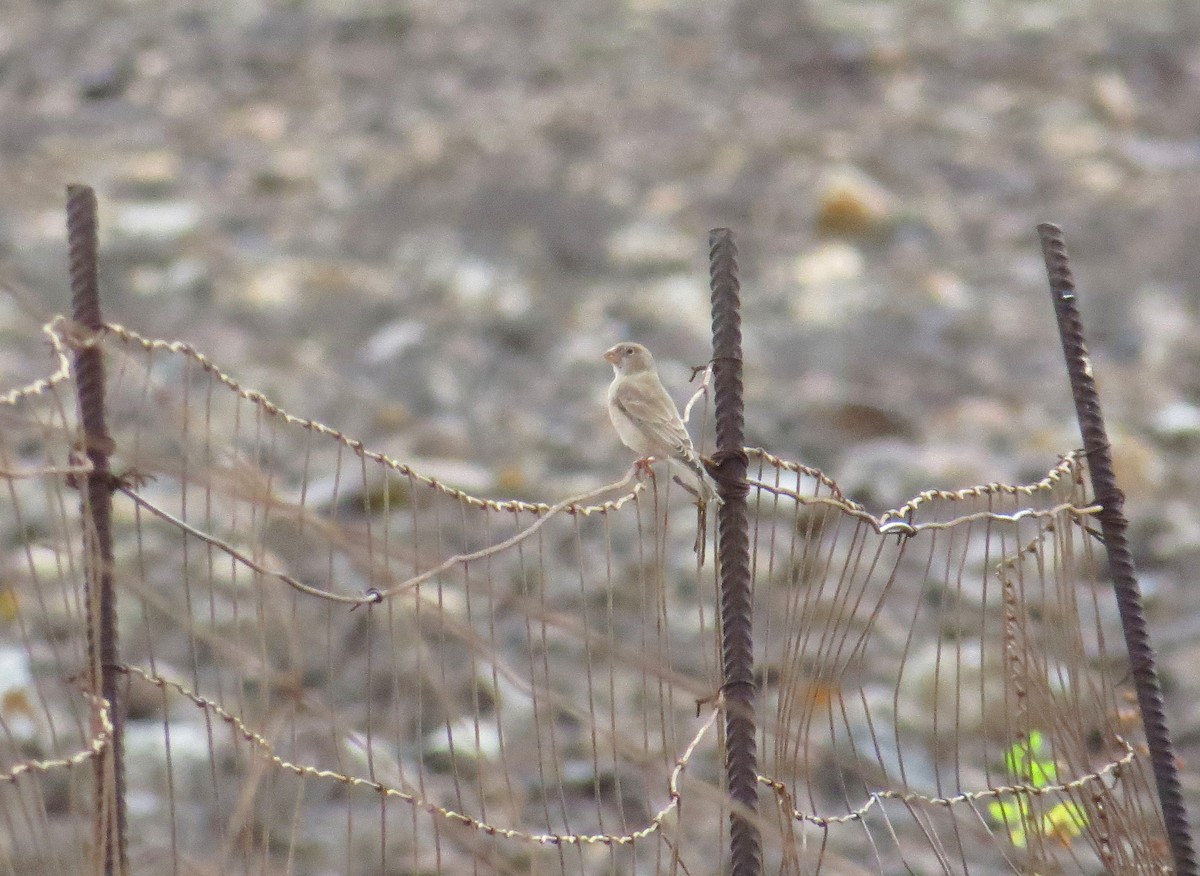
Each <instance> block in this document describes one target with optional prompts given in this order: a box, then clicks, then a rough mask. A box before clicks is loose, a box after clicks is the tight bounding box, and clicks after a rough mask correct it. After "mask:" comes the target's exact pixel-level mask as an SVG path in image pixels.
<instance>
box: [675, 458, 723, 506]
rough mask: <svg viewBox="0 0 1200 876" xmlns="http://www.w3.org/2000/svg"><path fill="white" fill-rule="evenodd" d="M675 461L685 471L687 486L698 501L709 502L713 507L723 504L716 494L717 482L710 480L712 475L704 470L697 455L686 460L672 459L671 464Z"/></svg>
mask: <svg viewBox="0 0 1200 876" xmlns="http://www.w3.org/2000/svg"><path fill="white" fill-rule="evenodd" d="M676 461H677V462H678V463H679V467H680V468H683V469H686V470H687V473H688V475H689V477H688V481H689V484H688V486H690V487H691V489H692V490H693V491H694V492H695V493H696V495H697V496H698V497H699V498H700V501H702V502H705V503H709V502H711V503H713V504H714V505H721V504H723V500H722V499H721V497H720V495H719V494H718V493H717V482H716V481H714V480H713V479H712V475H710V474H709V473H708V470H707V469H705V467H704V463H703V461H701V459H700V457H699V456H698V455H695V454H692V455H691V456H688V457H686V458H682V459H672V462H676Z"/></svg>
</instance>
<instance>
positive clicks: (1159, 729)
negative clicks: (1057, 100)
mask: <svg viewBox="0 0 1200 876" xmlns="http://www.w3.org/2000/svg"><path fill="white" fill-rule="evenodd" d="M1038 236H1039V237H1040V238H1041V242H1042V256H1043V258H1044V259H1045V262H1046V273H1047V275H1048V276H1049V279H1050V295H1051V297H1052V298H1053V299H1054V313H1055V316H1056V317H1057V318H1058V334H1059V337H1060V339H1061V340H1062V347H1063V355H1064V356H1065V357H1066V360H1067V373H1068V374H1069V375H1070V379H1071V394H1072V395H1073V396H1074V397H1075V413H1076V416H1077V417H1078V419H1079V431H1080V434H1081V435H1082V436H1083V450H1084V453H1085V454H1086V456H1087V463H1088V471H1089V472H1090V474H1091V479H1092V492H1093V493H1094V494H1095V497H1096V501H1097V502H1098V503H1099V504H1100V508H1101V510H1100V514H1099V518H1100V530H1101V532H1102V533H1103V534H1104V547H1105V551H1106V552H1107V554H1108V567H1109V573H1110V574H1111V575H1112V581H1113V590H1114V591H1115V593H1116V597H1117V608H1118V610H1119V611H1120V615H1121V626H1122V628H1123V629H1124V631H1125V648H1126V650H1127V651H1128V652H1129V669H1130V674H1131V676H1132V678H1133V683H1134V687H1135V688H1136V690H1137V699H1138V706H1139V707H1140V709H1141V712H1142V725H1143V727H1144V728H1145V732H1146V744H1147V747H1148V748H1149V749H1150V763H1151V765H1152V766H1153V769H1154V779H1155V782H1156V784H1157V786H1158V799H1159V804H1160V805H1161V807H1162V814H1163V821H1164V823H1165V825H1166V829H1167V837H1168V839H1169V841H1170V844H1171V853H1172V855H1173V856H1174V859H1175V872H1176V873H1178V874H1180V876H1197V872H1198V870H1197V863H1196V852H1195V850H1194V848H1193V846H1192V836H1191V831H1190V829H1189V827H1188V820H1187V811H1186V809H1185V807H1184V804H1183V791H1182V789H1181V787H1180V783H1179V769H1178V766H1177V763H1176V759H1175V750H1174V747H1173V746H1172V744H1171V734H1170V732H1169V731H1168V729H1167V720H1166V715H1165V713H1164V709H1163V694H1162V685H1161V683H1160V682H1159V678H1158V669H1157V668H1156V666H1155V661H1156V658H1155V654H1154V648H1153V647H1152V646H1151V644H1150V632H1149V629H1148V627H1147V623H1146V612H1145V608H1144V607H1143V605H1142V594H1141V589H1140V588H1139V587H1138V581H1137V575H1136V573H1135V571H1134V568H1133V554H1132V552H1131V551H1130V549H1129V538H1128V535H1127V531H1128V529H1129V521H1128V520H1127V519H1126V518H1125V513H1124V511H1123V510H1122V505H1123V504H1124V501H1125V496H1124V494H1123V493H1122V492H1121V491H1120V490H1119V489H1118V488H1117V478H1116V475H1115V473H1114V471H1113V464H1112V451H1111V448H1110V445H1109V441H1108V430H1107V428H1106V427H1105V424H1104V414H1103V412H1102V411H1101V409H1100V394H1099V392H1098V391H1097V390H1096V380H1095V377H1094V376H1093V374H1092V360H1091V357H1090V356H1089V355H1088V351H1087V345H1086V343H1085V341H1084V334H1083V320H1082V319H1081V318H1080V315H1079V307H1078V305H1077V304H1076V300H1075V279H1074V277H1073V276H1072V275H1071V266H1070V262H1069V261H1068V259H1067V245H1066V240H1065V238H1064V237H1063V233H1062V229H1061V228H1059V227H1058V226H1057V225H1052V224H1050V223H1048V222H1044V223H1042V224H1041V225H1039V226H1038Z"/></svg>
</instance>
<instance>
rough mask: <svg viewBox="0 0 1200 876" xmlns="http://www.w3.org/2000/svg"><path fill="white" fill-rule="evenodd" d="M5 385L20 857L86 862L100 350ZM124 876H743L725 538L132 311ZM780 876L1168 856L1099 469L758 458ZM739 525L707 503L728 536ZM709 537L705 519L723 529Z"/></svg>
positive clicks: (5, 672)
mask: <svg viewBox="0 0 1200 876" xmlns="http://www.w3.org/2000/svg"><path fill="white" fill-rule="evenodd" d="M46 333H47V336H48V337H49V338H50V339H51V342H52V345H53V347H54V349H55V351H56V355H57V356H58V363H59V367H58V370H57V371H56V372H55V373H54V375H53V376H51V377H50V378H48V379H47V380H44V381H40V382H39V383H37V384H33V385H31V386H28V387H24V388H22V389H17V390H13V391H11V392H9V393H8V394H7V395H4V396H0V478H2V479H3V484H4V496H3V498H0V551H2V553H0V573H2V576H3V577H2V585H0V667H2V671H0V780H2V781H0V825H3V827H2V828H0V873H9V874H23V873H31V872H38V873H46V874H57V873H61V874H75V873H80V872H86V871H87V869H88V867H89V861H90V860H91V858H90V854H91V848H92V844H93V842H94V840H93V836H94V831H95V830H97V827H96V826H95V825H94V823H93V821H94V817H95V814H94V813H93V811H92V810H93V804H92V800H93V787H92V783H93V781H94V780H95V778H94V776H95V772H94V770H93V769H92V762H93V761H94V760H96V759H104V758H106V757H108V755H109V750H110V744H109V742H110V735H109V734H110V724H109V712H108V704H106V703H105V702H103V701H102V700H100V699H98V698H95V697H91V696H89V695H88V692H87V691H86V684H85V683H84V682H83V681H81V679H82V678H84V677H85V669H86V667H87V637H88V631H87V629H86V618H87V609H86V606H85V604H84V590H83V581H82V577H83V575H82V568H81V567H82V558H81V547H80V544H81V540H82V526H83V524H82V522H81V519H80V514H79V507H78V506H79V500H78V496H77V493H76V492H75V491H74V489H73V488H72V483H74V482H75V478H77V477H78V476H79V475H80V474H81V473H83V472H84V471H86V465H84V464H83V463H81V462H80V459H81V456H80V455H79V454H78V453H75V452H73V444H74V443H75V441H76V435H77V427H76V422H75V419H76V418H75V413H74V403H73V401H72V392H73V386H72V374H71V371H70V367H69V363H68V359H67V357H66V351H67V348H68V347H69V345H70V343H72V341H71V340H70V337H69V335H68V334H67V333H66V331H65V330H64V324H63V323H62V322H61V321H60V322H57V323H53V324H51V325H50V326H48V327H47V329H46ZM102 343H103V347H104V350H105V355H106V361H107V369H108V389H109V398H110V403H109V423H110V424H111V425H110V428H111V431H112V434H113V438H114V442H115V448H116V452H115V456H114V458H113V466H114V470H115V471H117V472H121V473H122V478H121V481H120V486H119V488H118V491H117V493H116V496H115V509H114V513H115V521H114V526H115V532H116V536H115V545H114V547H115V570H114V571H115V578H116V582H117V587H118V598H119V617H118V620H119V628H120V654H121V661H122V662H121V667H120V670H121V673H122V676H123V678H124V680H125V686H124V701H123V704H122V708H123V710H124V716H125V721H124V734H125V752H126V753H125V763H126V773H127V775H126V787H125V799H126V805H127V810H128V819H129V830H128V837H129V858H130V866H131V870H132V872H134V873H272V874H273V873H298V874H323V873H330V872H340V873H453V874H459V873H550V872H569V873H611V872H627V873H634V872H636V873H648V872H664V873H665V872H670V873H686V874H702V873H718V872H723V868H724V867H725V866H726V864H725V862H726V861H727V845H728V836H727V823H728V815H729V805H728V801H727V799H726V797H725V795H724V794H723V791H722V776H723V772H724V771H723V763H724V754H723V751H722V739H721V728H722V722H721V720H720V716H721V708H722V701H721V698H720V696H719V695H718V691H719V688H720V667H719V662H720V656H719V655H720V648H719V641H720V636H719V629H718V625H719V624H718V617H717V613H716V608H715V606H716V604H717V595H716V575H715V572H714V562H715V561H714V557H713V549H712V547H713V546H712V543H711V542H712V538H711V534H710V537H709V539H708V540H709V544H708V548H707V550H706V551H704V552H697V551H696V550H695V547H696V535H697V526H698V520H697V514H696V512H695V509H694V506H693V505H692V504H691V502H690V499H689V497H688V496H687V495H686V493H684V492H683V491H682V490H680V489H678V488H676V487H673V486H672V485H671V483H670V482H669V480H668V479H667V478H666V477H663V476H661V475H660V476H659V477H658V478H657V479H655V478H653V477H647V476H645V475H643V474H641V473H640V472H638V470H636V469H634V470H631V471H630V472H629V473H628V474H626V475H625V477H624V478H622V479H620V480H618V481H616V482H615V483H613V484H609V485H603V486H600V485H598V489H596V490H595V491H592V492H591V493H589V494H587V495H585V496H582V497H571V498H569V499H567V500H564V501H553V502H549V503H547V504H540V503H536V502H524V501H505V502H497V501H493V500H490V499H483V498H478V497H474V496H470V495H467V494H465V493H463V492H460V491H458V490H456V489H455V488H453V487H452V486H450V485H447V484H443V483H440V482H439V481H437V480H435V479H433V478H430V477H428V476H426V475H424V474H422V473H421V472H419V471H415V470H413V469H411V468H409V467H408V466H406V465H404V464H402V463H400V462H396V461H393V460H390V459H387V458H385V457H383V456H381V455H378V454H375V453H373V452H370V451H369V450H367V449H366V448H364V447H363V446H362V445H360V444H359V443H357V442H355V441H354V440H352V439H350V438H349V437H347V436H345V435H342V434H341V433H339V432H337V431H336V430H334V429H332V428H330V427H327V426H323V425H320V424H317V423H313V422H310V421H307V420H303V419H299V418H297V417H294V416H292V415H290V414H287V413H285V412H284V411H282V410H280V409H278V408H277V407H275V406H274V405H272V404H271V403H270V402H269V401H267V400H266V399H265V398H263V397H262V396H260V395H259V394H257V393H255V392H252V391H249V390H247V389H245V388H243V387H242V386H240V385H239V383H238V382H237V381H236V380H235V379H234V378H233V377H230V376H227V375H225V374H223V373H222V372H221V371H220V370H219V369H218V368H217V366H216V365H215V364H214V363H212V362H210V361H209V360H208V359H205V358H204V357H203V356H202V355H200V354H199V353H198V352H196V351H195V350H194V349H192V348H191V347H189V346H187V345H186V344H180V343H167V342H162V341H153V340H146V339H143V338H140V337H138V336H137V335H135V334H134V333H132V332H130V331H128V330H126V329H123V328H120V327H117V326H110V327H109V328H108V330H107V331H106V332H105V333H104V338H103V341H102ZM751 462H752V470H751V477H752V479H753V481H752V485H751V486H752V489H751V495H750V511H751V525H752V532H751V536H752V560H753V564H754V568H753V578H754V597H755V631H756V632H755V639H756V641H755V650H756V665H757V667H758V668H757V672H758V678H757V679H756V680H757V683H758V705H757V710H758V711H757V715H758V724H759V727H760V731H759V763H760V766H759V772H760V774H761V775H760V795H759V800H760V807H759V809H760V818H761V828H762V831H763V834H764V858H765V860H764V872H768V873H775V872H783V873H816V872H824V873H839V874H845V873H897V872H910V873H968V872H969V873H1034V872H1037V873H1050V872H1061V873H1095V872H1101V871H1104V872H1114V873H1159V872H1165V871H1166V870H1167V867H1168V865H1167V862H1168V860H1169V855H1168V852H1167V848H1166V844H1165V842H1164V839H1163V831H1162V826H1161V820H1160V817H1159V815H1158V811H1157V808H1156V805H1155V803H1154V798H1153V794H1152V790H1151V787H1150V784H1149V781H1148V771H1147V767H1146V764H1145V760H1144V753H1143V750H1142V747H1141V741H1140V736H1139V732H1140V731H1139V723H1138V719H1137V717H1136V710H1135V707H1134V705H1133V701H1132V698H1131V696H1130V693H1129V690H1128V683H1127V679H1126V670H1125V656H1124V651H1123V646H1122V643H1121V637H1120V633H1119V625H1118V621H1117V617H1116V611H1115V607H1114V605H1113V600H1112V596H1111V593H1110V589H1109V586H1108V584H1107V582H1106V581H1105V580H1104V574H1103V571H1102V549H1101V548H1100V547H1099V546H1098V545H1097V544H1096V542H1095V539H1094V538H1093V536H1092V534H1091V532H1090V529H1089V527H1090V526H1091V521H1092V517H1093V515H1094V512H1095V510H1096V509H1095V508H1094V506H1093V505H1092V504H1091V502H1090V500H1089V498H1088V496H1087V495H1086V493H1085V490H1084V487H1083V483H1084V478H1083V476H1082V475H1083V462H1082V461H1081V460H1080V459H1079V458H1077V457H1076V456H1074V455H1067V456H1064V457H1063V458H1062V459H1061V460H1060V461H1059V462H1058V464H1057V465H1055V466H1054V468H1053V469H1052V470H1051V471H1050V472H1049V473H1048V474H1047V476H1046V477H1045V478H1044V479H1043V480H1041V481H1040V482H1038V483H1036V484H1032V485H1029V486H1021V487H1013V486H1005V485H1000V484H992V485H988V486H983V487H977V488H973V489H969V490H964V491H961V492H953V493H945V492H930V493H926V494H923V495H922V496H920V497H918V498H917V499H915V500H914V501H912V502H911V503H909V504H908V505H906V506H904V507H903V508H901V509H899V510H897V511H893V512H889V513H887V514H884V515H882V516H880V517H875V516H873V515H871V514H870V513H868V512H867V511H866V510H865V509H863V508H862V507H860V506H858V505H856V504H855V503H853V502H852V501H850V500H849V499H848V498H846V497H845V496H843V495H842V493H841V492H840V490H839V489H838V487H837V485H836V484H835V483H834V482H833V481H832V480H830V479H828V478H827V477H825V476H824V475H822V474H821V473H820V472H818V471H816V470H813V469H810V468H807V467H804V466H801V465H797V464H795V463H791V462H786V461H784V460H781V459H778V458H776V457H774V456H771V455H770V454H768V453H765V452H762V451H758V450H754V451H751ZM709 516H710V517H711V516H712V515H709ZM710 522H711V521H710Z"/></svg>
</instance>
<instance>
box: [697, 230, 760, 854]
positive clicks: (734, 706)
mask: <svg viewBox="0 0 1200 876" xmlns="http://www.w3.org/2000/svg"><path fill="white" fill-rule="evenodd" d="M708 243H709V275H710V277H711V287H712V326H713V395H714V398H715V403H714V406H715V419H716V427H717V447H716V453H715V454H713V462H714V471H713V476H714V478H715V480H716V482H717V489H718V491H719V493H720V496H721V499H722V500H723V503H722V504H721V506H720V508H719V510H718V512H717V566H718V568H719V570H720V587H721V658H722V660H721V663H722V679H721V692H722V694H723V697H724V701H725V769H726V777H727V781H728V783H729V796H730V797H731V798H732V799H733V801H734V802H735V803H737V804H738V808H737V809H735V810H734V811H732V812H731V813H730V816H729V819H730V820H729V834H730V836H729V839H730V843H729V844H730V862H731V868H730V872H731V873H733V874H734V876H757V874H758V873H759V871H760V869H761V867H762V848H761V839H760V837H759V832H758V825H757V824H756V823H755V821H754V819H753V815H754V813H755V812H756V811H757V808H758V805H757V801H758V757H757V740H756V739H755V732H756V728H755V722H754V694H755V691H754V650H753V642H754V640H753V628H752V624H751V609H752V594H751V590H750V583H751V582H750V531H749V530H750V527H749V520H748V517H747V509H746V497H747V496H748V495H749V492H750V490H749V487H748V486H747V484H746V470H747V467H748V465H749V460H748V459H747V457H746V451H745V414H744V401H743V397H742V313H741V298H740V296H739V290H740V285H739V283H738V276H737V247H736V246H735V245H734V242H733V233H732V232H731V231H730V230H729V229H727V228H717V229H714V230H713V231H711V232H709V236H708Z"/></svg>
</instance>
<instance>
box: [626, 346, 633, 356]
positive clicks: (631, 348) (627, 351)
mask: <svg viewBox="0 0 1200 876" xmlns="http://www.w3.org/2000/svg"><path fill="white" fill-rule="evenodd" d="M625 355H626V356H632V355H633V347H626V348H625Z"/></svg>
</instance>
